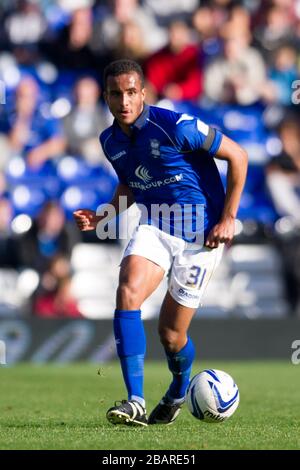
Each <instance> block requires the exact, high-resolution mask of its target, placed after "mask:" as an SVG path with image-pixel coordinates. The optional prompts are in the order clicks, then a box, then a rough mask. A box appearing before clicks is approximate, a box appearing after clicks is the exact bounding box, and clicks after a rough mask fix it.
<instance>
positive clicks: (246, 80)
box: [205, 26, 266, 106]
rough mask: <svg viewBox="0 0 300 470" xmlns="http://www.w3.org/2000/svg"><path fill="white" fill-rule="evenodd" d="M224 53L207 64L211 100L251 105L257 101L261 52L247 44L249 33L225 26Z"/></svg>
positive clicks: (263, 73)
mask: <svg viewBox="0 0 300 470" xmlns="http://www.w3.org/2000/svg"><path fill="white" fill-rule="evenodd" d="M223 34H224V36H225V44H224V55H223V57H219V58H218V59H216V60H215V61H214V62H213V63H212V64H211V65H209V66H208V68H207V70H206V74H205V93H206V95H207V97H208V98H210V99H211V100H212V101H214V102H222V103H237V104H240V105H244V106H245V105H251V104H253V103H255V102H257V101H258V100H260V98H261V95H262V93H263V88H264V85H265V82H266V67H265V64H264V61H263V58H262V56H261V55H260V53H259V52H258V51H257V50H256V49H254V48H252V47H250V45H249V44H250V42H251V35H250V33H249V32H247V31H244V30H242V31H241V30H240V29H239V27H235V28H234V29H232V28H230V27H228V26H227V27H226V28H225V29H224V33H223Z"/></svg>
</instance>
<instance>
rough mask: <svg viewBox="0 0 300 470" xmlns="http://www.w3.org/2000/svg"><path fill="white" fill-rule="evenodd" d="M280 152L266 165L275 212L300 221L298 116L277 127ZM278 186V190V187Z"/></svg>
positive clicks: (299, 126)
mask: <svg viewBox="0 0 300 470" xmlns="http://www.w3.org/2000/svg"><path fill="white" fill-rule="evenodd" d="M279 137H280V139H281V143H282V151H281V153H280V154H279V155H278V156H277V157H275V158H273V159H272V160H271V161H270V163H269V164H268V167H267V183H268V187H269V190H270V192H271V195H272V199H273V201H274V204H275V207H276V210H277V212H278V213H279V215H280V216H287V215H288V216H290V217H292V218H294V219H295V220H297V221H298V222H299V223H300V193H299V194H298V192H299V190H300V125H299V119H298V116H294V118H288V119H285V120H284V121H283V122H282V123H281V125H280V128H279ZM279 187H280V191H278V188H279Z"/></svg>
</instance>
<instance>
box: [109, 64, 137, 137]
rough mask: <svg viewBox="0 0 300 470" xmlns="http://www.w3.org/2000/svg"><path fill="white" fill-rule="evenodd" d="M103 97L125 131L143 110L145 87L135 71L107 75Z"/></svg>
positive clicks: (128, 129) (127, 130)
mask: <svg viewBox="0 0 300 470" xmlns="http://www.w3.org/2000/svg"><path fill="white" fill-rule="evenodd" d="M105 99H106V102H107V104H108V107H109V109H110V111H111V113H112V114H113V116H114V117H115V118H116V120H117V121H118V123H119V124H120V127H121V129H123V130H124V131H125V132H127V133H128V132H129V131H130V126H131V124H133V123H134V121H136V119H137V118H138V117H139V115H140V114H141V112H142V111H143V106H144V100H145V88H143V86H142V82H141V79H140V77H139V75H138V74H137V73H136V72H130V73H124V74H122V75H118V76H117V77H111V76H108V77H107V85H106V91H105Z"/></svg>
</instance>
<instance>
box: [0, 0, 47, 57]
mask: <svg viewBox="0 0 300 470" xmlns="http://www.w3.org/2000/svg"><path fill="white" fill-rule="evenodd" d="M4 27H5V30H6V32H7V36H8V41H9V44H10V45H11V47H12V48H14V47H15V46H21V45H34V44H37V43H38V42H39V41H40V39H41V38H42V35H43V33H44V31H45V29H46V22H45V19H44V17H43V15H42V12H41V9H40V6H39V4H38V2H36V1H33V0H18V2H17V8H16V9H15V10H13V11H12V12H11V14H9V15H8V17H7V18H6V21H5V24H4Z"/></svg>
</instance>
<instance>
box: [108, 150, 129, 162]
mask: <svg viewBox="0 0 300 470" xmlns="http://www.w3.org/2000/svg"><path fill="white" fill-rule="evenodd" d="M123 155H126V151H125V150H122V151H121V152H119V153H116V154H115V155H113V156H112V157H110V159H111V160H112V161H113V162H114V161H115V160H118V158H121V157H123Z"/></svg>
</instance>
